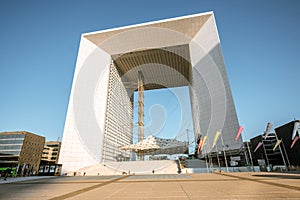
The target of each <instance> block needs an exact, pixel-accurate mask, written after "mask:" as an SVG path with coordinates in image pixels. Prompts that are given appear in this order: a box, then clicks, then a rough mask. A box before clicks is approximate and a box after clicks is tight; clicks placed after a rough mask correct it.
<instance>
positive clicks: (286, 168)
mask: <svg viewBox="0 0 300 200" xmlns="http://www.w3.org/2000/svg"><path fill="white" fill-rule="evenodd" d="M274 133H275V137H276V142H278V137H277V133H276V131H275V130H274ZM281 141H282V140H281ZM279 150H280V154H281V157H282V160H283V164H284V166H285V170H286V171H289V170H288V167H287V165H286V162H285V159H284V156H283V153H282V150H281V147H280V144H279Z"/></svg>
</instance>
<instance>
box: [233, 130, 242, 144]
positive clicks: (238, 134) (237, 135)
mask: <svg viewBox="0 0 300 200" xmlns="http://www.w3.org/2000/svg"><path fill="white" fill-rule="evenodd" d="M243 130H244V127H242V126H240V128H239V130H238V132H237V134H236V136H235V138H234V142H236V141H237V139H238V138H239V137H240V135H241V133H242V131H243Z"/></svg>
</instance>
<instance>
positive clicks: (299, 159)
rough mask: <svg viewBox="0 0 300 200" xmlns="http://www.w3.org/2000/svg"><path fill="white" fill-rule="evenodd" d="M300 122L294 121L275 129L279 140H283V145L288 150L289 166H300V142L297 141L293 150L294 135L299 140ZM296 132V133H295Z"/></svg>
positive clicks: (287, 159)
mask: <svg viewBox="0 0 300 200" xmlns="http://www.w3.org/2000/svg"><path fill="white" fill-rule="evenodd" d="M299 123H300V120H294V121H291V122H289V123H287V124H284V125H282V126H280V127H277V128H275V132H276V133H277V136H278V139H281V140H282V145H284V147H285V150H286V162H287V165H293V166H298V167H299V166H300V140H298V141H296V143H295V144H294V146H293V148H291V146H292V143H293V139H294V138H292V136H293V133H295V137H298V138H299V131H300V130H299V129H300V125H299ZM294 130H295V131H294Z"/></svg>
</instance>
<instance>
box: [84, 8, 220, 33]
mask: <svg viewBox="0 0 300 200" xmlns="http://www.w3.org/2000/svg"><path fill="white" fill-rule="evenodd" d="M204 15H214V12H213V11H208V12H203V13H196V14H191V15H184V16H179V17H173V18H167V19H161V20H156V21H150V22H143V23H138V24H131V25H125V26H120V27H115V28H109V29H104V30H100V31H92V32H87V33H83V34H81V36H82V37H84V36H88V35H94V34H100V33H107V32H112V31H117V30H122V29H128V28H133V27H141V26H145V25H151V24H157V23H163V22H169V21H175V20H180V19H186V18H192V17H199V16H204Z"/></svg>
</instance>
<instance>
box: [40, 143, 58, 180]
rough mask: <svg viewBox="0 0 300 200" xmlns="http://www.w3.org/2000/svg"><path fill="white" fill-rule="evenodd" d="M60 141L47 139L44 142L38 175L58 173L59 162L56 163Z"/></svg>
mask: <svg viewBox="0 0 300 200" xmlns="http://www.w3.org/2000/svg"><path fill="white" fill-rule="evenodd" d="M60 146H61V142H59V141H49V142H46V143H45V146H44V150H43V155H42V159H41V163H40V167H39V172H38V173H39V175H43V176H54V175H60V172H61V166H62V165H61V164H58V158H59V152H60Z"/></svg>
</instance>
